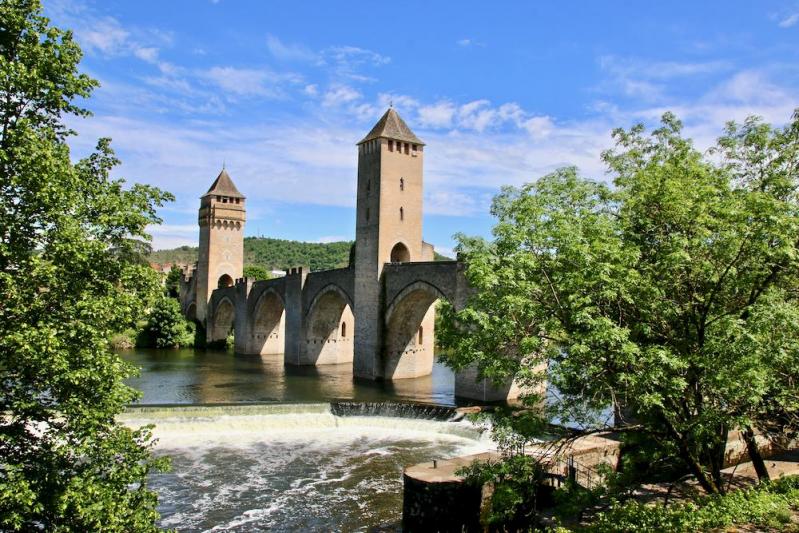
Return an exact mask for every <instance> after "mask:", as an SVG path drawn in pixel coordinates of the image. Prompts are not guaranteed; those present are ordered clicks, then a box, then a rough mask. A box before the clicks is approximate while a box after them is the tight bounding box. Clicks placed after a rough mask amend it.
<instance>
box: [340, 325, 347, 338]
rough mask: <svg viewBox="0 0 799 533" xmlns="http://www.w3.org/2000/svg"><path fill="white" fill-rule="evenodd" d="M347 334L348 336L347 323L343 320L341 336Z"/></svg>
mask: <svg viewBox="0 0 799 533" xmlns="http://www.w3.org/2000/svg"><path fill="white" fill-rule="evenodd" d="M346 336H347V323H346V322H342V323H341V338H342V339H343V338H344V337H346Z"/></svg>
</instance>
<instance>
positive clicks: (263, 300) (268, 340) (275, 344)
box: [247, 288, 286, 355]
mask: <svg viewBox="0 0 799 533" xmlns="http://www.w3.org/2000/svg"><path fill="white" fill-rule="evenodd" d="M248 318H249V320H250V327H249V332H250V338H249V343H250V346H249V347H248V350H247V353H252V354H263V355H265V354H270V355H271V354H282V353H284V352H285V346H286V305H285V302H284V301H283V298H282V297H281V296H280V294H278V292H277V291H276V290H274V289H273V288H268V289H266V290H265V291H263V292H262V293H261V294H260V296H258V300H257V301H256V303H255V306H254V307H253V311H252V314H251V316H250V317H248Z"/></svg>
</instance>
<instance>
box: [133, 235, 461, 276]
mask: <svg viewBox="0 0 799 533" xmlns="http://www.w3.org/2000/svg"><path fill="white" fill-rule="evenodd" d="M351 246H352V241H339V242H330V243H318V242H301V241H286V240H282V239H271V238H268V237H245V239H244V264H245V265H256V266H262V267H264V268H267V269H269V270H275V269H276V270H283V269H285V268H286V267H290V266H297V265H309V266H310V267H311V270H312V271H315V270H327V269H330V268H341V267H345V266H347V264H348V262H349V257H350V247H351ZM447 259H449V258H447V257H444V256H443V255H440V254H436V260H437V261H442V260H447ZM149 260H150V261H152V262H153V263H193V262H195V261H197V247H196V246H181V247H179V248H173V249H171V250H156V251H154V252H153V253H151V254H150V257H149Z"/></svg>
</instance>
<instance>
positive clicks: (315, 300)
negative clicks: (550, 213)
mask: <svg viewBox="0 0 799 533" xmlns="http://www.w3.org/2000/svg"><path fill="white" fill-rule="evenodd" d="M357 146H358V177H357V209H356V227H355V253H354V254H353V257H352V258H351V262H350V264H349V266H347V267H345V268H338V269H333V270H324V271H319V272H311V271H310V269H309V268H307V267H305V266H298V267H293V268H290V269H289V270H288V272H287V273H286V275H285V276H284V277H281V278H274V279H269V280H262V281H255V280H252V279H247V278H243V277H242V271H243V266H244V265H243V262H244V240H243V233H244V223H245V221H246V216H245V209H244V201H245V198H244V196H243V195H242V194H241V193H240V192H239V191H238V189H237V188H236V186H235V185H234V184H233V181H232V180H231V179H230V176H229V175H228V174H227V172H226V171H225V170H224V169H223V170H222V172H221V173H220V174H219V176H218V177H217V178H216V180H215V181H214V183H213V184H212V185H211V188H210V189H209V190H208V192H207V193H206V194H204V195H203V196H202V198H201V203H200V211H199V218H198V222H199V225H200V250H199V260H198V264H197V269H196V271H195V273H194V276H193V277H192V278H191V279H189V280H184V282H183V283H182V285H181V299H182V301H183V309H184V312H185V313H186V315H187V316H189V317H191V318H195V319H196V320H198V321H199V322H201V323H203V324H205V326H206V338H207V340H208V341H209V342H215V341H222V340H224V339H226V338H227V336H228V335H229V334H230V332H234V338H235V351H236V352H237V353H245V354H261V355H263V356H267V355H268V356H272V355H274V356H279V357H282V358H283V362H284V364H287V365H328V364H349V365H351V368H352V373H353V376H354V377H356V378H363V379H370V380H399V379H404V378H415V377H420V376H426V375H429V374H430V373H431V372H432V370H433V362H434V347H435V342H434V333H435V332H434V326H435V309H436V302H437V301H438V300H442V299H443V300H448V301H449V302H451V303H453V305H455V307H459V306H461V305H463V304H464V303H465V301H466V299H467V298H468V296H469V294H470V288H469V286H468V283H467V282H466V278H465V276H464V265H463V264H461V263H459V262H457V261H434V251H433V246H432V245H430V244H427V243H425V242H424V241H423V240H422V218H423V217H422V215H423V210H422V205H423V200H422V199H423V177H424V173H423V166H424V148H425V144H424V143H423V142H422V141H421V140H420V139H419V138H418V137H417V136H416V135H415V134H414V133H413V131H411V129H410V128H409V127H408V126H407V124H406V123H405V122H404V121H403V120H402V118H401V117H400V116H399V114H398V113H397V112H396V111H395V110H394V109H393V108H392V109H389V110H388V111H386V113H385V114H384V115H383V116H382V117H381V118H380V120H379V121H378V122H377V124H375V126H374V127H373V128H372V130H371V131H370V132H369V133H368V134H367V135H366V137H364V138H363V139H362V140H361V141H360V142H359V143H358V144H357ZM455 377H456V379H455V394H456V395H458V396H462V397H467V398H473V399H478V400H483V401H486V400H499V399H506V398H510V397H514V396H517V395H518V392H519V390H518V388H516V386H515V384H514V383H513V382H508V383H506V384H504V385H502V386H499V387H496V386H494V385H493V384H491V383H488V382H487V381H486V380H485V379H482V378H479V376H478V375H477V373H476V371H475V369H474V368H471V369H466V370H465V371H463V372H459V373H457V374H456V376H455Z"/></svg>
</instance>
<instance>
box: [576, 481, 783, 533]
mask: <svg viewBox="0 0 799 533" xmlns="http://www.w3.org/2000/svg"><path fill="white" fill-rule="evenodd" d="M795 511H799V477H797V476H789V477H786V478H782V479H780V480H778V481H775V482H774V483H770V484H763V485H759V486H757V487H753V488H750V489H746V490H739V491H735V492H731V493H729V494H726V495H723V496H720V495H714V496H706V497H703V498H700V499H699V500H697V501H696V502H692V503H675V504H672V505H670V506H668V507H663V506H660V505H645V504H642V503H640V502H638V501H634V500H632V501H627V502H624V503H621V502H615V503H614V504H613V505H612V506H611V508H610V509H609V510H608V511H607V512H604V513H600V514H599V515H597V519H596V520H595V521H594V522H593V523H592V524H590V525H589V526H587V527H586V528H585V531H591V532H596V533H604V532H608V533H610V532H614V533H615V532H623V531H630V532H632V531H635V532H649V531H651V532H660V531H673V532H692V531H707V530H711V529H717V528H726V527H728V526H731V525H733V524H736V525H742V524H749V525H754V526H759V527H768V528H777V529H779V528H781V527H783V526H785V525H786V524H788V523H790V522H791V516H792V514H793V512H795Z"/></svg>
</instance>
